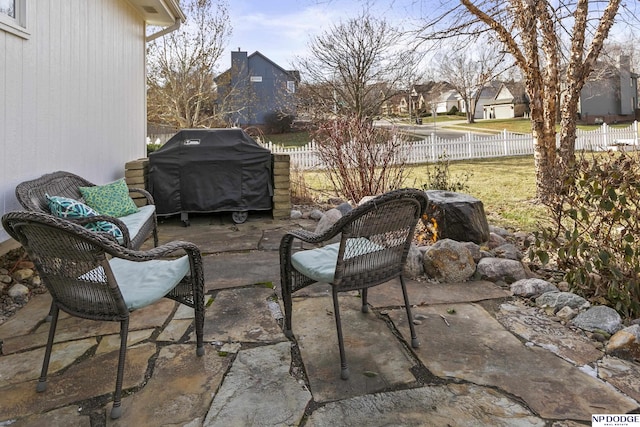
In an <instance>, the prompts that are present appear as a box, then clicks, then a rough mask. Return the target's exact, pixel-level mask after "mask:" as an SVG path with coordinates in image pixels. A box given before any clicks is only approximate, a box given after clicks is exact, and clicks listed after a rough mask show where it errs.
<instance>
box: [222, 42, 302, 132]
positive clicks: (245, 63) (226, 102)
mask: <svg viewBox="0 0 640 427" xmlns="http://www.w3.org/2000/svg"><path fill="white" fill-rule="evenodd" d="M215 82H216V85H217V90H218V103H219V106H220V107H219V108H223V109H225V111H226V113H227V117H228V121H229V122H230V123H231V124H232V125H240V126H256V125H258V126H269V125H273V124H274V121H275V122H277V121H279V120H280V119H281V118H283V117H285V116H292V117H293V116H295V115H296V100H295V94H296V90H297V88H298V84H299V83H300V73H299V72H298V71H287V70H285V69H283V68H282V67H280V66H279V65H277V64H276V63H274V62H272V61H271V60H270V59H269V58H267V57H266V56H264V55H263V54H261V53H260V52H257V51H256V52H254V53H252V54H251V55H247V52H243V51H240V49H238V51H233V52H231V68H229V69H228V70H226V71H225V72H223V73H222V74H220V75H219V76H218V77H216V79H215Z"/></svg>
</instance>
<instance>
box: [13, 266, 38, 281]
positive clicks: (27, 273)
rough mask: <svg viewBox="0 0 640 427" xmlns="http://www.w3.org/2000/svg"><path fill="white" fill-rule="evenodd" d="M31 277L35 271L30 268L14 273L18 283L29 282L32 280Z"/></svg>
mask: <svg viewBox="0 0 640 427" xmlns="http://www.w3.org/2000/svg"><path fill="white" fill-rule="evenodd" d="M31 276H33V270H32V269H30V268H21V269H20V270H16V271H15V272H14V273H13V278H14V279H15V280H16V281H18V282H21V281H23V280H27V279H29V278H31Z"/></svg>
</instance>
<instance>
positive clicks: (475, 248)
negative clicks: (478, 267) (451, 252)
mask: <svg viewBox="0 0 640 427" xmlns="http://www.w3.org/2000/svg"><path fill="white" fill-rule="evenodd" d="M460 243H461V244H462V245H464V246H465V247H466V248H467V249H469V252H471V256H472V257H473V261H474V262H475V263H476V264H477V263H478V261H480V260H481V259H482V250H481V249H480V245H478V244H477V243H473V242H460Z"/></svg>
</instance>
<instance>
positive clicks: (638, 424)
mask: <svg viewBox="0 0 640 427" xmlns="http://www.w3.org/2000/svg"><path fill="white" fill-rule="evenodd" d="M591 426H592V427H640V414H597V415H592V416H591Z"/></svg>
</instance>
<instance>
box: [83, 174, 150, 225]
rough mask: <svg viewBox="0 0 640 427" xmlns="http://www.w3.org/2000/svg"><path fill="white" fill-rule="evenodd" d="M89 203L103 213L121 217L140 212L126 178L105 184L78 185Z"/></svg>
mask: <svg viewBox="0 0 640 427" xmlns="http://www.w3.org/2000/svg"><path fill="white" fill-rule="evenodd" d="M78 189H79V190H80V194H82V197H83V198H84V201H85V203H86V204H87V205H89V206H91V207H92V208H93V209H95V210H96V211H98V212H100V213H101V214H102V215H110V216H115V217H118V218H119V217H121V216H126V215H130V214H132V213H136V212H138V207H137V206H136V204H135V202H134V201H133V199H132V198H131V197H130V196H129V187H127V183H126V182H124V178H121V179H119V180H117V181H114V182H111V183H109V184H105V185H95V186H93V187H78Z"/></svg>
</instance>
